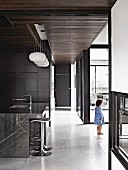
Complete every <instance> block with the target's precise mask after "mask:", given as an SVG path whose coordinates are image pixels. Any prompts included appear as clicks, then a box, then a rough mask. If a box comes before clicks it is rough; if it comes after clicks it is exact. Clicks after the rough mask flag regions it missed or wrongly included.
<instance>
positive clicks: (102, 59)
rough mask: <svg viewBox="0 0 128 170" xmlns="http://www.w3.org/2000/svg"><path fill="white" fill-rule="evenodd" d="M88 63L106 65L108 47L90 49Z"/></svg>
mask: <svg viewBox="0 0 128 170" xmlns="http://www.w3.org/2000/svg"><path fill="white" fill-rule="evenodd" d="M90 65H108V49H90Z"/></svg>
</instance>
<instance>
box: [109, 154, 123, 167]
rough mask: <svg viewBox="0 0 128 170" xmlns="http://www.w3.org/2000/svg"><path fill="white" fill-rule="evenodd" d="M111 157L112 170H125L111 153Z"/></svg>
mask: <svg viewBox="0 0 128 170" xmlns="http://www.w3.org/2000/svg"><path fill="white" fill-rule="evenodd" d="M111 156H112V165H111V168H112V170H125V168H124V167H123V166H122V164H121V163H120V162H119V160H118V159H117V158H116V157H115V155H114V154H113V153H111Z"/></svg>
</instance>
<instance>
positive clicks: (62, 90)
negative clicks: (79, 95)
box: [55, 64, 71, 107]
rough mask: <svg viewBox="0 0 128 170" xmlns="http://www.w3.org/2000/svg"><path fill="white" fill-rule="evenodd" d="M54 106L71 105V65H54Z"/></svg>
mask: <svg viewBox="0 0 128 170" xmlns="http://www.w3.org/2000/svg"><path fill="white" fill-rule="evenodd" d="M55 102H56V103H55V104H56V107H71V65H69V64H67V65H66V64H64V65H55Z"/></svg>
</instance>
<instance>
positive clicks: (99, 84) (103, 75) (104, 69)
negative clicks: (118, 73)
mask: <svg viewBox="0 0 128 170" xmlns="http://www.w3.org/2000/svg"><path fill="white" fill-rule="evenodd" d="M96 93H97V94H98V93H108V66H97V67H96Z"/></svg>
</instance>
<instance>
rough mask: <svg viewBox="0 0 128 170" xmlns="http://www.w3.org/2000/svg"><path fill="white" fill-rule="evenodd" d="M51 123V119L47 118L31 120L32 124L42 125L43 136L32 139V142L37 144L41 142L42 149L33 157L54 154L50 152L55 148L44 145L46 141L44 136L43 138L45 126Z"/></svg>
mask: <svg viewBox="0 0 128 170" xmlns="http://www.w3.org/2000/svg"><path fill="white" fill-rule="evenodd" d="M48 121H50V118H46V117H43V118H34V119H33V120H31V123H36V122H37V123H41V136H38V137H34V138H33V139H32V141H36V142H39V141H40V142H41V148H40V151H39V152H36V153H33V154H32V155H34V156H49V155H51V154H52V152H50V150H52V149H53V148H52V147H50V146H46V145H44V139H43V136H42V133H43V124H44V123H46V122H48Z"/></svg>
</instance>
